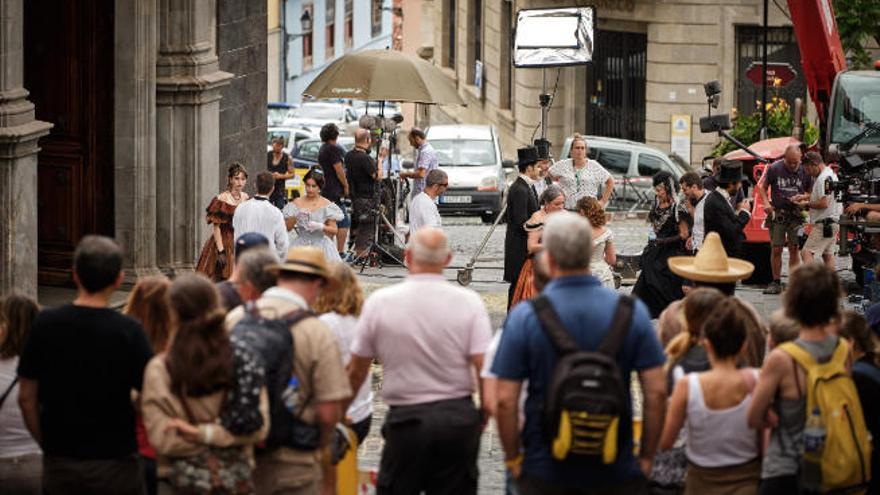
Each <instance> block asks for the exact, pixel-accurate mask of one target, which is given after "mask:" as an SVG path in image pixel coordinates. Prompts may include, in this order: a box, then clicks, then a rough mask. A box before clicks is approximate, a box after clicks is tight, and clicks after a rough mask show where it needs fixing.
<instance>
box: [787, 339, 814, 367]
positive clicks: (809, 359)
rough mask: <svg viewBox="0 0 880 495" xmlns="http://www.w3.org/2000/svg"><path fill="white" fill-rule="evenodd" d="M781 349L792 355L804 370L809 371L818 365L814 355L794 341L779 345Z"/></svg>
mask: <svg viewBox="0 0 880 495" xmlns="http://www.w3.org/2000/svg"><path fill="white" fill-rule="evenodd" d="M779 349H780V350H782V351H783V352H785V353H786V354H788V355H789V356H791V357H792V359H794V360H795V361H797V363H798V364H799V365H801V367H802V368H803V369H804V370H807V371H809V369H810V368H812V367H813V366H815V365H816V360H815V359H813V355H812V354H810V352H809V351H807V350H806V349H804V348H803V347H801V346H799V345H797V344H795V343H794V342H786V343H784V344H782V345H780V346H779Z"/></svg>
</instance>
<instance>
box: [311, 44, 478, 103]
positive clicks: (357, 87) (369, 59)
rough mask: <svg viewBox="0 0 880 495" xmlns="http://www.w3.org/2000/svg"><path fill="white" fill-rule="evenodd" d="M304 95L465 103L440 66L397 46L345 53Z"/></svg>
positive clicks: (325, 97)
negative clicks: (397, 48)
mask: <svg viewBox="0 0 880 495" xmlns="http://www.w3.org/2000/svg"><path fill="white" fill-rule="evenodd" d="M303 96H306V97H310V98H316V99H335V98H345V99H352V100H366V101H397V102H410V103H426V104H438V105H464V102H463V101H462V100H461V98H460V97H459V96H458V91H456V89H455V85H453V83H452V81H451V80H450V79H449V77H447V76H446V75H445V74H443V72H441V71H440V70H439V69H438V68H437V67H435V66H433V65H431V63H430V62H428V61H426V60H422V59H421V58H419V57H417V56H416V55H412V54H409V53H403V52H399V51H396V50H364V51H362V52H357V53H352V54H349V55H345V56H343V57H341V58H339V59H337V60H336V61H334V62H333V63H332V64H330V65H329V66H328V67H327V68H326V69H324V70H323V71H322V72H321V73H320V74H318V77H316V78H315V80H314V81H312V84H310V85H309V87H308V88H306V89H305V91H303Z"/></svg>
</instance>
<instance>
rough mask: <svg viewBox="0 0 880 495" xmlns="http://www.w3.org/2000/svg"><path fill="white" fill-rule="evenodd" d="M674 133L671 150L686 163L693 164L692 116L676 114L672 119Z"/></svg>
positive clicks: (670, 145)
mask: <svg viewBox="0 0 880 495" xmlns="http://www.w3.org/2000/svg"><path fill="white" fill-rule="evenodd" d="M671 125H672V133H671V139H670V142H669V150H670V151H671V152H672V153H675V154H676V155H678V156H680V157H681V158H682V159H684V161H685V162H686V163H690V162H691V116H690V115H687V114H675V115H673V116H672V118H671Z"/></svg>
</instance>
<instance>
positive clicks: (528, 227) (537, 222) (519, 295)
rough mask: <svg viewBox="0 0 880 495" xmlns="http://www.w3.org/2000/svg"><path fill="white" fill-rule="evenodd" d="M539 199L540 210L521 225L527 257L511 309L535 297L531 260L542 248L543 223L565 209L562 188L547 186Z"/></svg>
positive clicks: (520, 273) (511, 302)
mask: <svg viewBox="0 0 880 495" xmlns="http://www.w3.org/2000/svg"><path fill="white" fill-rule="evenodd" d="M540 199H541V208H539V209H538V211H536V212H535V213H533V214H532V217H531V218H529V219H528V220H527V221H526V223H525V225H523V228H524V229H525V231H526V232H528V236H529V237H528V240H527V241H526V247H527V249H528V257H527V258H526V262H525V263H523V267H522V270H520V272H519V278H518V279H517V281H516V288H515V289H514V292H513V299H511V301H510V307H511V308H513V307H514V306H516V303H518V302H520V301H526V300H529V299H531V298H532V297H534V296H535V295H536V294H535V285H534V283H533V281H532V279H533V278H534V275H535V272H534V268H533V266H532V263H533V261H532V260H533V258H534V257H535V253H537V252H538V251H540V250H541V247H542V246H541V236H543V235H544V222H545V221H546V220H547V215H551V214H553V213H556V212H557V211H562V210H563V208H565V194H564V193H563V192H562V188H560V187H559V186H557V185H555V184H554V185H551V186H548V187H547V189H545V190H544V192H543V193H541V198H540Z"/></svg>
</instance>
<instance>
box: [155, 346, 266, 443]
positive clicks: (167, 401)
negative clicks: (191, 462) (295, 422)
mask: <svg viewBox="0 0 880 495" xmlns="http://www.w3.org/2000/svg"><path fill="white" fill-rule="evenodd" d="M222 401H223V393H222V392H217V393H214V394H211V395H206V396H203V397H189V398H187V400H186V403H187V405H188V406H189V409H190V411H192V414H193V416H194V417H195V419H196V421H197V422H198V427H199V431H200V433H201V438H202V442H199V443H193V442H190V441H189V440H186V439H184V438H183V437H181V436H180V435H179V434H178V433H177V430H175V429H169V428H168V423H169V422H171V420H173V419H182V420H184V421H189V419H187V414H186V410H185V409H184V408H183V405H182V404H181V402H180V397H178V396H177V395H175V394H173V393H172V392H171V376H170V375H169V374H168V368H167V367H166V366H165V354H164V353H163V354H160V355H158V356H155V357H154V358H153V359H151V360H150V362H149V363H148V364H147V368H146V369H145V370H144V387H143V391H142V395H141V411H142V414H143V417H144V427H146V430H147V436H148V437H149V439H150V445H152V446H153V448H155V449H156V453H158V454H159V455H161V456H166V457H189V456H193V455H196V454H198V453H200V452H202V451H203V450H205V449H206V448H207V445H210V446H213V447H232V446H236V445H239V446H246V447H248V448H250V446H252V445H254V444H256V443H258V442H260V441H262V440H263V439H265V438H266V435H267V434H268V433H269V396H268V395H267V393H266V389H265V388H263V390H262V391H260V413H261V414H262V416H263V427H262V428H260V429H259V430H258V431H256V432H254V433H252V434H250V435H242V436H236V435H233V434H232V433H230V432H229V430H227V429H226V428H224V427H223V425H221V424H220V422H219V421H218V417H219V415H220V408H221V406H222V405H223V404H222Z"/></svg>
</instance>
